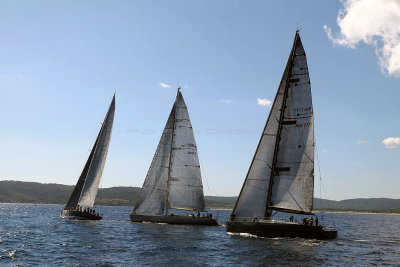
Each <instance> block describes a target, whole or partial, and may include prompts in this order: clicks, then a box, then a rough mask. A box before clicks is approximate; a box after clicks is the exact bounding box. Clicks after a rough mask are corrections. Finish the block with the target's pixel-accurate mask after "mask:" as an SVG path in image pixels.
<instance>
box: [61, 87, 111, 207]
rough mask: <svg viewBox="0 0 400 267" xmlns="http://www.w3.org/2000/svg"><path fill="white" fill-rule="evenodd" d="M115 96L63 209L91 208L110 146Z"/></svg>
mask: <svg viewBox="0 0 400 267" xmlns="http://www.w3.org/2000/svg"><path fill="white" fill-rule="evenodd" d="M114 112H115V95H114V97H113V99H112V101H111V104H110V107H109V109H108V112H107V115H106V117H105V119H104V122H103V125H102V127H101V129H100V132H99V134H98V136H97V138H96V142H95V143H94V145H93V148H92V151H91V152H90V155H89V158H88V160H87V162H86V164H85V167H84V168H83V171H82V173H81V176H80V177H79V180H78V182H77V184H76V186H75V189H74V191H73V192H72V195H71V197H70V199H69V201H68V202H67V204H66V206H65V209H69V208H72V207H76V206H77V205H78V204H79V205H81V206H87V207H93V205H94V201H95V199H96V195H97V191H98V188H99V183H100V180H101V175H102V173H103V168H104V164H105V162H106V158H107V152H108V147H109V145H110V139H111V131H112V126H113V122H114Z"/></svg>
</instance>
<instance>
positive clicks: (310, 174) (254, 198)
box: [226, 31, 337, 239]
mask: <svg viewBox="0 0 400 267" xmlns="http://www.w3.org/2000/svg"><path fill="white" fill-rule="evenodd" d="M314 149H315V144H314V117H313V106H312V97H311V85H310V77H309V72H308V66H307V59H306V54H305V51H304V48H303V45H302V43H301V40H300V35H299V32H298V31H296V35H295V39H294V43H293V47H292V51H291V53H290V56H289V59H288V62H287V64H286V68H285V71H284V73H283V77H282V80H281V82H280V85H279V88H278V91H277V93H276V96H275V100H274V103H273V105H272V107H271V111H270V113H269V117H268V119H267V122H266V125H265V128H264V130H263V132H262V135H261V138H260V141H259V143H258V146H257V150H256V152H255V154H254V157H253V160H252V162H251V165H250V168H249V170H248V173H247V176H246V179H245V181H244V183H243V186H242V189H241V191H240V194H239V197H238V199H237V201H236V204H235V207H234V209H233V211H232V214H231V216H230V218H229V220H228V221H227V223H226V229H227V232H233V233H250V234H253V235H257V236H263V237H304V238H317V239H330V238H335V237H336V236H337V231H336V230H335V229H325V228H324V227H323V226H322V225H320V224H318V221H316V223H315V220H311V222H312V223H310V222H309V221H308V220H307V219H306V218H304V220H303V223H298V222H296V221H294V220H293V217H292V216H291V219H290V221H288V222H286V221H280V220H274V219H273V217H274V215H275V214H276V212H285V213H292V214H293V213H295V214H304V215H313V213H312V209H313V198H314ZM274 212H275V213H274Z"/></svg>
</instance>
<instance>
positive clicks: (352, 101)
mask: <svg viewBox="0 0 400 267" xmlns="http://www.w3.org/2000/svg"><path fill="white" fill-rule="evenodd" d="M348 2H351V1H348ZM353 2H354V1H353ZM344 8H345V5H344V4H343V3H341V2H336V1H318V0H314V1H304V2H301V3H300V2H299V1H234V0H219V1H211V0H210V1H184V0H180V1H178V0H176V1H172V0H169V1H161V0H160V1H1V2H0V92H1V97H0V105H1V107H2V112H1V113H0V118H1V121H2V124H1V125H2V131H1V132H0V145H1V147H2V152H1V153H0V161H1V162H2V164H1V166H2V167H1V168H0V179H3V180H10V179H12V180H23V181H37V182H44V183H62V184H75V183H76V181H77V179H78V177H79V175H80V172H81V171H82V168H83V166H84V163H85V161H86V159H87V156H88V154H89V149H90V148H91V146H92V144H93V142H94V140H95V137H96V135H97V133H98V130H99V129H100V122H101V121H102V120H103V119H104V116H105V113H106V111H107V108H108V105H109V103H110V101H111V98H112V95H113V93H114V91H116V113H115V120H114V129H113V136H112V140H111V146H110V150H109V154H108V159H107V162H106V167H105V170H104V173H103V180H102V182H101V184H102V187H111V186H141V185H142V183H143V180H144V178H145V175H146V173H147V170H148V168H149V165H150V162H151V160H152V157H153V154H154V152H155V149H156V147H157V144H158V141H159V138H160V135H161V132H162V129H163V127H164V125H165V122H166V120H167V117H168V115H169V112H170V109H171V106H172V104H173V101H174V99H175V96H176V89H177V85H178V84H180V85H181V86H182V88H183V89H182V93H183V96H184V98H185V100H186V103H187V105H188V108H189V113H190V116H191V119H192V124H193V128H194V130H195V134H196V141H197V145H198V148H199V154H200V160H201V166H202V170H203V183H204V189H205V194H206V195H221V196H232V195H237V194H238V193H239V191H240V188H241V186H242V183H243V180H244V178H245V175H246V172H247V170H248V167H249V164H250V162H251V159H252V156H253V154H254V151H255V149H256V146H257V143H258V140H259V136H260V133H261V131H262V129H263V127H264V124H265V121H266V119H267V116H268V112H269V109H270V106H261V105H258V104H257V98H259V99H268V100H273V98H274V96H275V93H276V90H277V87H278V85H279V82H280V79H281V76H282V72H283V70H284V66H285V64H286V61H287V58H288V55H289V52H290V49H291V46H292V42H293V38H294V34H295V31H296V29H297V27H298V28H299V29H300V35H301V38H302V41H303V45H304V47H305V50H306V53H307V59H308V65H309V70H310V78H311V85H312V93H313V102H314V112H315V135H316V143H317V148H318V154H319V158H320V166H321V171H322V177H323V182H324V185H325V187H324V188H325V191H326V195H325V194H323V197H328V198H330V199H336V200H340V199H347V198H356V197H390V198H400V193H399V188H400V179H399V178H400V164H398V162H399V158H400V148H396V147H397V143H396V142H395V143H394V145H392V147H393V148H390V149H389V148H386V147H385V146H384V144H383V143H382V141H383V140H384V139H386V138H388V137H397V136H399V135H400V134H399V131H400V124H399V123H398V121H397V116H398V114H399V113H400V107H399V105H398V100H399V98H400V88H399V85H400V80H399V78H397V77H398V76H399V75H398V73H396V69H395V72H389V71H386V70H385V68H384V67H382V66H383V65H382V63H380V60H382V55H381V56H379V47H376V46H374V44H376V42H375V43H374V42H370V41H369V40H367V39H365V38H364V39H363V38H362V37H361V39H360V40H361V41H359V42H355V43H354V42H353V43H351V44H349V43H343V42H340V40H345V38H350V39H351V38H352V36H348V35H346V34H347V33H348V31H345V26H343V24H340V23H338V21H337V17H338V14H339V11H340V10H343V9H344ZM347 8H350V7H349V6H347ZM348 14H353V13H351V12H350V11H349V10H348ZM324 25H326V26H325V29H324ZM328 30H329V31H328ZM376 36H378V37H377V38H379V35H375V37H376ZM350 39H349V40H350ZM351 40H355V39H354V38H353V39H351ZM362 40H364V41H362ZM382 40H383V41H384V39H379V40H378V41H379V42H378V43H380V42H382ZM393 55H394V54H393ZM388 69H389V68H388ZM160 83H163V84H165V85H169V86H170V87H167V86H164V87H162V86H161V85H160ZM396 140H397V139H396ZM396 140H395V141H396ZM317 174H318V173H317ZM315 185H316V187H315V192H316V196H317V197H318V196H319V191H320V189H319V175H317V176H316V181H315Z"/></svg>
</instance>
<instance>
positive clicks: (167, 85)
mask: <svg viewBox="0 0 400 267" xmlns="http://www.w3.org/2000/svg"><path fill="white" fill-rule="evenodd" d="M159 85H160V86H161V87H162V88H170V87H171V85H169V84H166V83H159Z"/></svg>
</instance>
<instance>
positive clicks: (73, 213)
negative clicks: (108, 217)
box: [61, 210, 103, 220]
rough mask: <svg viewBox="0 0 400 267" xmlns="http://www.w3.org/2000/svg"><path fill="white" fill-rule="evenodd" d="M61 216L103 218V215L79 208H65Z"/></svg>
mask: <svg viewBox="0 0 400 267" xmlns="http://www.w3.org/2000/svg"><path fill="white" fill-rule="evenodd" d="M61 217H63V218H66V219H72V220H101V219H103V216H101V215H99V216H97V215H96V214H92V213H87V212H82V211H77V210H63V211H62V212H61Z"/></svg>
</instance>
